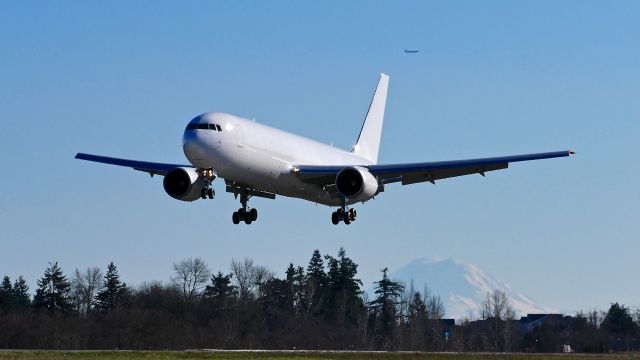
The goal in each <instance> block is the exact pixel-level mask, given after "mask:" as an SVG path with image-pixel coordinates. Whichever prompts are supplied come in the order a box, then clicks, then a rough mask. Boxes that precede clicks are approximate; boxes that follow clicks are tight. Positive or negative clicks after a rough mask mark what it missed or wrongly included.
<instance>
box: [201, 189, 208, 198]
mask: <svg viewBox="0 0 640 360" xmlns="http://www.w3.org/2000/svg"><path fill="white" fill-rule="evenodd" d="M200 197H201V198H203V199H206V198H207V189H205V188H202V190H200Z"/></svg>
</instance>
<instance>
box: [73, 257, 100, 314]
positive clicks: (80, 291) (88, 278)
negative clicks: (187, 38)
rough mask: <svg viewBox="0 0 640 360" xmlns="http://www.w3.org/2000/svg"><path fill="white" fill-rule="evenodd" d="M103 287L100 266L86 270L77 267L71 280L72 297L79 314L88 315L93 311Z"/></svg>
mask: <svg viewBox="0 0 640 360" xmlns="http://www.w3.org/2000/svg"><path fill="white" fill-rule="evenodd" d="M101 289H102V271H101V270H100V269H99V268H98V267H95V266H94V267H88V268H87V269H86V270H85V271H84V272H80V270H79V269H76V271H75V272H74V273H73V279H72V280H71V299H72V301H73V304H74V306H75V309H76V311H77V312H78V315H80V316H86V315H87V313H88V312H89V311H91V309H92V308H93V306H94V305H95V298H96V295H97V294H98V292H99V291H100V290H101Z"/></svg>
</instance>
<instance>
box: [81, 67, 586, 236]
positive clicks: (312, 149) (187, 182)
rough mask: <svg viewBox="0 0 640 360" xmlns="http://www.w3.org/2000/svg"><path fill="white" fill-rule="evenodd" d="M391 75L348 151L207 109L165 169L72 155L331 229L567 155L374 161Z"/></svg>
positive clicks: (177, 195) (192, 193)
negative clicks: (438, 186) (440, 189)
mask: <svg viewBox="0 0 640 360" xmlns="http://www.w3.org/2000/svg"><path fill="white" fill-rule="evenodd" d="M388 86H389V76H387V75H385V74H381V75H380V79H379V81H378V85H377V87H376V90H375V93H374V95H373V99H372V100H371V104H370V106H369V110H368V112H367V115H366V117H365V120H364V123H363V124H362V129H361V130H360V135H359V136H358V140H357V141H356V144H355V146H354V147H353V149H351V151H346V150H342V149H339V148H336V147H333V146H332V145H327V144H323V143H320V142H317V141H314V140H311V139H308V138H305V137H302V136H298V135H295V134H292V133H289V132H286V131H283V130H279V129H276V128H273V127H269V126H266V125H263V124H260V123H258V122H255V121H251V120H248V119H243V118H241V117H238V116H235V115H231V114H227V113H222V112H208V113H204V114H201V115H198V116H196V117H195V118H193V119H192V120H191V121H190V122H189V123H188V124H187V126H186V128H185V130H184V133H183V151H184V154H185V156H186V158H187V160H188V161H189V164H186V165H184V164H167V163H156V162H148V161H136V160H127V159H121V158H114V157H106V156H98V155H91V154H85V153H78V154H77V155H76V156H75V158H76V159H81V160H87V161H93V162H98V163H104V164H110V165H118V166H124V167H129V168H132V169H135V170H139V171H143V172H146V173H149V174H150V175H151V176H152V177H153V176H154V175H161V176H164V179H163V182H162V183H163V187H164V190H165V191H166V193H167V194H168V195H169V196H171V197H173V198H174V199H178V200H182V201H194V200H198V199H206V198H209V199H213V198H214V196H215V191H214V190H213V188H212V183H213V181H214V180H215V179H216V178H221V179H223V180H224V182H225V185H226V191H227V192H229V193H232V194H233V195H234V196H235V198H236V199H237V198H238V197H240V204H241V208H240V209H238V210H237V211H234V212H233V214H232V221H233V223H234V224H239V223H240V222H244V223H245V224H247V225H248V224H251V223H252V222H254V221H256V220H257V219H258V211H257V210H256V209H255V208H249V206H248V202H249V199H250V198H252V197H261V198H267V199H275V198H276V196H277V195H281V196H287V197H293V198H299V199H304V200H308V201H311V202H315V203H317V204H322V205H327V206H329V207H337V210H336V211H334V212H333V213H332V214H331V221H332V223H333V224H334V225H337V224H338V223H340V222H343V223H344V224H346V225H348V224H350V223H352V222H354V221H355V220H356V216H357V212H356V210H355V208H353V207H352V205H354V204H357V203H363V204H364V203H365V202H367V201H369V200H371V199H373V198H375V197H376V196H377V195H379V194H380V193H382V192H384V189H385V186H387V185H389V184H393V183H401V184H402V185H409V184H415V183H421V182H430V183H432V184H435V182H436V180H441V179H447V178H451V177H456V176H463V175H470V174H480V175H482V176H484V175H485V173H486V172H489V171H495V170H501V169H506V168H507V167H508V166H509V164H510V163H514V162H520V161H529V160H539V159H550V158H558V157H565V156H570V155H572V154H574V152H573V151H572V150H566V151H554V152H545V153H536V154H525V155H514V156H502V157H491V158H478V159H466V160H453V161H436V162H421V163H399V164H378V150H379V147H380V137H381V134H382V123H383V120H384V112H385V106H386V99H387V89H388Z"/></svg>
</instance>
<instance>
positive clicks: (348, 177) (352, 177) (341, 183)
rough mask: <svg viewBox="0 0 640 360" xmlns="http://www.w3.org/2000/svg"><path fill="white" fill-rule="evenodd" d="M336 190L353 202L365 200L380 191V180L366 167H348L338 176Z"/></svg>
mask: <svg viewBox="0 0 640 360" xmlns="http://www.w3.org/2000/svg"><path fill="white" fill-rule="evenodd" d="M336 190H338V193H339V194H340V195H342V196H343V197H345V198H347V199H349V202H351V203H354V202H360V201H363V202H364V201H367V200H369V199H371V198H372V197H373V196H374V195H375V194H377V193H378V180H376V178H375V177H374V176H373V175H371V173H370V172H369V170H367V169H366V168H363V167H361V166H353V167H348V168H345V169H342V170H340V172H339V173H338V175H337V176H336Z"/></svg>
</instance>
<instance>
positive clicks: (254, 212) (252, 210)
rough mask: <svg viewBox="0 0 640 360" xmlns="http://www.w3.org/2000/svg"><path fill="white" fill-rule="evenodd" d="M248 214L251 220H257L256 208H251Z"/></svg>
mask: <svg viewBox="0 0 640 360" xmlns="http://www.w3.org/2000/svg"><path fill="white" fill-rule="evenodd" d="M249 215H250V217H251V221H256V220H258V210H256V209H251V211H249Z"/></svg>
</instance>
